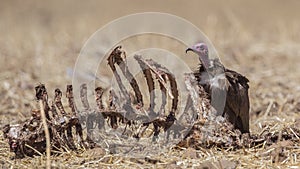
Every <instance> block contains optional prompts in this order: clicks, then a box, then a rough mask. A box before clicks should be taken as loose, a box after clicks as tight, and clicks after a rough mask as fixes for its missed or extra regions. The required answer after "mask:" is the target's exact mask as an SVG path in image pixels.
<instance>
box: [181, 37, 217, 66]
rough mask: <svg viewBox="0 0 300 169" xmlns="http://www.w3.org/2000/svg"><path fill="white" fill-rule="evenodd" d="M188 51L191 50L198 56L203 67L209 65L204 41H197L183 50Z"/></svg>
mask: <svg viewBox="0 0 300 169" xmlns="http://www.w3.org/2000/svg"><path fill="white" fill-rule="evenodd" d="M188 51H192V52H194V53H196V54H197V55H198V56H199V60H200V62H201V63H202V65H203V66H204V68H205V69H208V68H209V67H211V64H210V60H209V57H208V47H207V45H206V44H205V43H197V44H195V45H193V46H192V47H189V48H187V49H186V51H185V52H186V53H187V52H188Z"/></svg>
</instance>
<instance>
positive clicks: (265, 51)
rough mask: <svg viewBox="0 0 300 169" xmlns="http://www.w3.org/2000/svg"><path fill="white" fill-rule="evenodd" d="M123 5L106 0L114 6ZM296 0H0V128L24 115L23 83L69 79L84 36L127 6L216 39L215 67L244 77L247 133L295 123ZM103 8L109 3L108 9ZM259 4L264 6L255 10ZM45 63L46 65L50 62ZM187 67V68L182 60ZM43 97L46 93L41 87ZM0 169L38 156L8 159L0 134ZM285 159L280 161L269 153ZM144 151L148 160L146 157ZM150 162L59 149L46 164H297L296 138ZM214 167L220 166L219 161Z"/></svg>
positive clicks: (55, 83)
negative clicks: (183, 22) (175, 19)
mask: <svg viewBox="0 0 300 169" xmlns="http://www.w3.org/2000/svg"><path fill="white" fill-rule="evenodd" d="M120 3H121V4H122V3H124V5H121V6H113V5H117V4H120ZM297 7H299V2H298V1H289V2H281V1H275V0H274V1H271V0H268V1H264V2H252V1H251V2H245V4H244V3H242V2H240V1H235V0H232V1H229V2H228V3H226V4H225V3H220V2H218V1H217V2H214V1H211V2H209V3H202V2H200V1H197V2H196V1H191V2H189V3H187V2H184V1H177V2H176V3H171V2H166V3H165V4H164V5H162V4H161V2H158V1H151V2H150V1H149V2H145V3H144V4H141V3H139V2H133V1H131V2H127V3H125V2H117V1H112V2H110V3H104V2H101V1H100V2H96V1H89V3H86V4H81V3H79V2H72V4H68V3H67V2H65V1H64V2H58V1H57V2H51V3H47V4H42V3H38V4H37V3H36V2H35V1H32V2H31V1H27V3H22V2H16V1H15V2H5V3H4V2H2V5H1V7H0V11H1V12H0V18H1V19H0V36H1V39H0V58H1V62H0V96H1V98H2V99H1V100H0V105H1V106H0V126H3V125H5V124H7V123H11V124H14V123H17V122H19V121H22V120H24V119H25V118H26V117H29V116H30V113H29V112H30V110H31V108H32V107H37V105H34V101H33V99H34V90H33V87H34V86H35V85H36V84H37V83H38V82H42V83H45V84H46V85H47V88H48V89H50V91H51V89H54V88H56V87H59V88H62V89H63V88H64V87H65V86H66V84H68V83H70V82H71V78H70V77H68V76H67V75H66V69H67V68H68V67H73V66H74V63H75V61H76V58H77V56H78V54H79V51H80V49H81V47H82V46H83V44H84V42H85V41H86V40H87V38H88V37H89V36H90V35H91V34H92V33H93V32H94V31H96V30H97V29H98V28H100V27H101V26H102V25H103V24H105V23H107V22H109V21H111V20H112V19H115V18H117V17H120V16H123V15H125V14H130V13H134V12H143V11H162V12H169V13H173V14H177V15H178V16H182V17H184V18H186V19H188V20H190V21H191V22H193V23H195V24H196V25H197V26H199V27H200V28H201V29H202V30H203V31H204V32H205V33H206V34H207V35H208V37H209V39H210V40H211V41H212V42H213V43H214V45H215V46H216V48H217V50H218V52H219V54H220V57H221V60H222V61H223V63H224V65H226V66H227V67H230V68H232V69H234V70H237V71H238V72H240V73H242V74H245V75H246V76H247V77H248V78H249V79H250V88H251V89H250V99H251V100H250V101H251V122H250V130H251V132H252V133H255V134H258V133H261V132H263V131H264V129H266V128H268V127H269V128H270V131H271V132H276V131H277V132H278V131H281V129H282V128H284V127H289V126H296V127H298V128H300V113H299V111H300V101H299V100H300V86H299V83H300V78H299V77H300V62H299V57H300V51H299V49H300V33H299V28H300V23H299V21H298V19H299V17H300V13H299V12H297V11H298V9H297ZM112 9H113V10H112ZM265 11H267V13H266V12H265ZM54 66H55V69H54V68H53V67H54ZM190 66H191V67H196V65H190ZM50 95H52V93H50ZM0 150H1V151H0V154H1V156H0V165H1V166H2V167H3V168H8V167H13V168H40V167H41V166H46V156H45V155H44V156H40V157H35V158H29V157H28V158H24V159H20V160H12V159H11V157H13V153H10V152H9V147H8V145H7V142H6V141H5V140H4V138H3V136H2V133H1V135H0ZM281 150H282V151H284V152H283V153H284V155H285V157H284V158H283V159H281V158H280V156H279V155H278V154H280V152H279V151H281ZM150 158H154V157H150ZM154 159H156V160H159V162H158V163H156V164H152V163H150V162H149V160H145V159H130V158H126V157H122V156H118V155H110V154H108V153H106V152H103V150H99V149H98V150H97V149H96V150H87V151H84V152H83V153H75V152H64V153H62V154H60V155H59V156H56V157H55V156H54V157H51V162H52V164H51V165H52V167H53V168H96V167H106V168H124V167H127V168H129V167H134V168H146V167H148V168H166V167H167V168H175V167H178V168H191V167H195V168H197V167H199V168H201V167H200V166H202V167H203V166H204V165H205V166H209V167H212V168H214V167H216V168H226V167H224V165H227V166H229V167H230V166H231V167H232V166H237V167H238V168H254V167H255V168H299V165H300V141H298V142H292V143H291V142H285V141H279V142H278V143H277V144H276V145H273V146H270V147H264V146H263V147H260V148H251V149H249V148H245V149H240V150H234V151H233V150H230V149H228V150H216V149H201V150H193V149H183V150H170V151H169V152H167V153H165V154H159V155H158V156H157V157H155V158H154ZM221 166H223V167H221Z"/></svg>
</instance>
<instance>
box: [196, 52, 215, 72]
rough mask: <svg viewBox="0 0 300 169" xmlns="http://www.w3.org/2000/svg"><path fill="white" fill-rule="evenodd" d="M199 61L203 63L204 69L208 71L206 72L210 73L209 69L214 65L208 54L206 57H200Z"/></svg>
mask: <svg viewBox="0 0 300 169" xmlns="http://www.w3.org/2000/svg"><path fill="white" fill-rule="evenodd" d="M199 60H200V62H201V63H202V65H203V67H204V69H205V70H206V71H208V70H209V68H210V67H212V63H211V60H210V59H209V57H208V55H207V54H206V55H204V56H203V55H202V56H201V55H199Z"/></svg>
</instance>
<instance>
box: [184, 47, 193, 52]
mask: <svg viewBox="0 0 300 169" xmlns="http://www.w3.org/2000/svg"><path fill="white" fill-rule="evenodd" d="M188 51H193V52H194V49H193V48H187V49H186V50H185V53H188Z"/></svg>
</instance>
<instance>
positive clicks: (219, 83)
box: [186, 43, 250, 133]
mask: <svg viewBox="0 0 300 169" xmlns="http://www.w3.org/2000/svg"><path fill="white" fill-rule="evenodd" d="M187 51H193V52H195V53H196V54H198V56H199V60H200V62H201V63H200V67H199V69H198V70H197V71H195V72H194V74H195V76H196V78H197V80H198V82H199V85H202V86H203V87H204V89H205V91H206V92H207V93H208V95H209V97H210V100H211V104H212V106H213V107H214V108H215V109H216V111H217V114H218V115H222V116H223V117H225V118H227V119H228V121H229V122H231V123H232V124H233V125H234V126H235V128H237V129H239V130H240V131H241V132H242V133H248V132H249V108H250V107H249V96H248V89H249V85H248V82H249V80H248V79H247V78H246V77H245V76H243V75H241V74H239V73H237V72H235V71H233V70H230V69H227V68H225V67H224V66H223V65H222V63H221V62H220V61H219V59H209V57H208V48H207V46H206V44H204V43H198V44H196V45H194V46H193V47H191V48H188V49H187V50H186V52H187Z"/></svg>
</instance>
